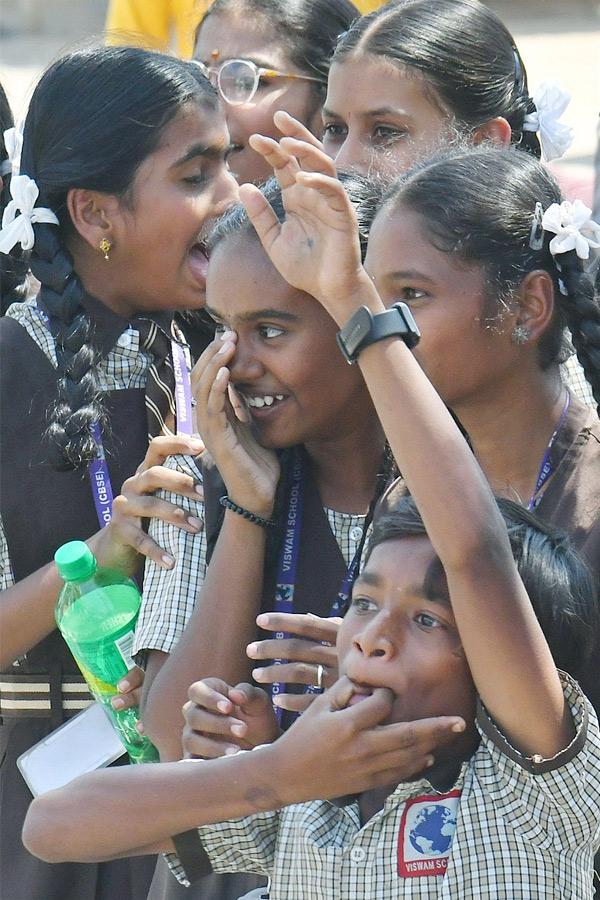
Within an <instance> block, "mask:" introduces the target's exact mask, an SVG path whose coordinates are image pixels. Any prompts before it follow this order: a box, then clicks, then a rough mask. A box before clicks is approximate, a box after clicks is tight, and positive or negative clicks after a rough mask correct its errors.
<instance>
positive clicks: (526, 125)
mask: <svg viewBox="0 0 600 900" xmlns="http://www.w3.org/2000/svg"><path fill="white" fill-rule="evenodd" d="M570 101H571V94H570V93H569V91H567V90H565V89H564V88H563V87H562V86H561V85H560V84H559V83H558V82H557V81H553V80H549V81H543V82H542V84H540V86H539V87H538V89H537V90H536V92H535V94H534V95H533V102H534V103H535V106H536V111H535V112H532V113H528V114H527V115H526V116H525V120H524V122H523V131H539V133H540V143H541V145H542V153H543V155H544V159H545V160H546V161H549V160H551V159H558V157H559V156H562V155H563V153H565V151H566V150H568V149H569V147H570V146H571V144H572V143H573V130H572V129H571V128H569V126H568V125H564V124H562V123H561V122H559V121H558V120H559V119H560V117H561V116H562V114H563V113H564V111H565V109H566V108H567V106H568V105H569V103H570Z"/></svg>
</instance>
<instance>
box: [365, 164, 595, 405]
mask: <svg viewBox="0 0 600 900" xmlns="http://www.w3.org/2000/svg"><path fill="white" fill-rule="evenodd" d="M561 201H562V195H561V191H560V188H559V186H558V183H557V181H556V179H555V178H554V176H553V175H552V174H551V173H550V172H549V171H548V169H547V168H546V167H545V166H543V165H542V164H541V163H540V162H538V160H536V159H534V158H533V157H532V156H529V155H528V154H524V153H516V152H515V151H514V149H504V150H503V149H495V148H490V147H486V148H475V149H468V150H461V151H457V152H450V153H448V154H446V155H445V156H442V157H440V158H439V159H437V160H432V161H430V162H428V163H426V164H424V165H422V166H419V167H417V168H415V169H413V170H412V171H411V172H409V173H408V174H407V175H406V176H403V177H402V178H399V179H397V180H396V181H395V182H394V183H393V185H392V186H391V187H390V189H389V191H388V193H387V195H386V196H385V198H384V200H383V203H382V210H383V213H384V214H385V210H386V209H388V210H389V209H394V208H395V207H397V206H402V207H403V208H408V209H410V210H411V211H412V212H414V213H416V214H417V215H418V216H419V217H420V218H421V219H422V221H423V223H424V233H425V234H426V235H427V238H428V240H430V241H431V242H432V243H433V245H434V246H435V247H436V248H437V249H439V250H441V251H443V252H444V253H451V254H452V255H453V256H454V257H455V258H457V259H459V260H462V261H464V262H465V263H466V264H468V265H469V264H471V265H473V264H474V265H479V266H481V268H482V271H483V273H484V276H485V280H486V293H487V301H488V303H492V304H493V306H494V309H493V310H492V311H491V314H490V318H489V320H488V321H490V322H493V321H494V319H498V318H499V317H500V316H501V312H502V307H503V306H506V305H510V302H511V298H512V296H513V295H514V293H515V291H516V290H517V289H518V287H519V285H520V284H521V282H522V281H523V279H524V277H525V276H526V275H527V274H528V273H529V272H532V271H534V270H539V269H541V270H545V271H546V272H547V273H548V274H549V275H550V277H551V278H552V281H553V283H554V297H555V312H554V316H553V320H552V323H551V325H550V327H549V328H548V329H547V331H546V333H545V334H544V335H543V336H542V338H541V339H540V342H539V354H540V364H541V365H542V367H544V368H546V367H548V366H549V365H551V364H553V363H555V362H561V361H562V360H563V359H564V354H565V348H564V338H563V335H564V330H565V328H568V330H569V331H570V333H571V340H572V343H573V346H574V348H575V351H576V353H577V357H578V359H579V362H580V363H581V365H582V367H583V370H584V372H585V376H586V379H587V381H588V382H589V383H590V385H591V388H592V392H593V394H594V397H595V400H596V403H598V404H600V306H599V304H598V302H597V298H596V296H595V293H594V284H593V282H592V279H591V277H590V275H589V274H588V273H587V272H586V269H585V266H584V262H583V260H581V259H579V257H578V256H577V254H576V252H575V250H571V251H569V252H567V253H561V254H560V255H559V256H557V257H556V258H555V257H554V256H553V255H552V254H551V253H550V249H549V244H550V241H551V239H552V238H553V237H554V235H553V234H552V233H551V232H544V233H543V243H542V246H541V247H540V248H539V249H536V250H533V249H532V248H531V247H530V239H531V233H532V226H533V222H534V213H535V209H536V203H538V202H539V203H541V205H542V209H543V210H544V211H545V210H546V209H547V208H548V207H549V206H550V205H551V204H552V203H561Z"/></svg>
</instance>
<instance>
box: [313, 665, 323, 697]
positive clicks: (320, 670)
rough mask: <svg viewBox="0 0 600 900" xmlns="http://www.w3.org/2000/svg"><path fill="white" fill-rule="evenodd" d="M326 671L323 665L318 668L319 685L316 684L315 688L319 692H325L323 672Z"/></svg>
mask: <svg viewBox="0 0 600 900" xmlns="http://www.w3.org/2000/svg"><path fill="white" fill-rule="evenodd" d="M324 671H325V669H324V667H323V666H322V665H318V666H317V683H316V685H315V687H316V688H317V690H319V691H322V690H323V672H324Z"/></svg>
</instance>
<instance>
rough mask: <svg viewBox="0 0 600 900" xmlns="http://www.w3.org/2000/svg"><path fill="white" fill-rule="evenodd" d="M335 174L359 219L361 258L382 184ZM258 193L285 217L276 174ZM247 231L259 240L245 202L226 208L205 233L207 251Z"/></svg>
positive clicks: (340, 173)
mask: <svg viewBox="0 0 600 900" xmlns="http://www.w3.org/2000/svg"><path fill="white" fill-rule="evenodd" d="M338 178H339V180H340V181H341V183H342V184H343V186H344V189H345V191H346V193H347V194H348V196H349V198H350V201H351V203H352V205H353V207H354V211H355V213H356V218H357V221H358V236H359V239H360V246H361V253H362V257H363V259H364V257H365V254H366V252H367V240H368V237H369V231H370V229H371V224H372V222H373V219H374V218H375V213H376V211H377V208H378V205H379V203H380V201H381V199H382V196H383V187H382V185H381V183H380V182H379V181H374V180H371V179H370V178H367V177H366V176H365V175H359V174H358V173H357V172H343V171H342V172H338ZM260 190H261V193H262V194H263V196H264V197H265V198H266V199H267V200H268V201H269V203H270V204H271V206H272V208H273V211H274V213H275V215H276V216H277V218H278V220H279V221H280V222H283V221H284V219H285V209H284V206H283V199H282V196H281V188H280V187H279V184H278V182H277V179H276V178H275V177H271V178H269V180H268V181H267V182H266V183H265V184H264V185H263V186H262V187H261V189H260ZM245 231H248V232H249V233H250V234H253V235H254V236H255V237H256V239H257V240H258V235H257V234H256V232H255V230H254V226H253V225H252V222H251V221H250V219H249V218H248V213H247V212H246V210H245V208H244V206H243V205H242V204H241V203H240V204H238V205H237V206H234V207H232V208H231V209H229V210H227V212H226V213H225V214H224V215H223V216H222V217H221V218H220V219H219V221H218V223H217V224H216V226H215V227H214V229H213V230H212V232H211V233H210V235H209V236H208V239H207V241H206V248H207V250H208V252H209V254H210V252H211V251H212V250H214V248H215V247H216V246H217V244H219V243H220V242H221V241H223V240H224V239H225V238H228V237H231V236H233V235H235V234H238V233H240V232H245Z"/></svg>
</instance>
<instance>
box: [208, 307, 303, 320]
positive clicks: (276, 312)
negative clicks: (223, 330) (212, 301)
mask: <svg viewBox="0 0 600 900" xmlns="http://www.w3.org/2000/svg"><path fill="white" fill-rule="evenodd" d="M204 308H205V310H206V312H207V313H208V314H209V316H211V317H212V318H213V319H219V320H220V321H223V316H222V315H221V314H220V313H219V312H218V310H216V309H213V308H212V307H210V306H205V307H204ZM236 319H238V320H239V321H240V322H258V321H260V320H261V319H277V320H278V321H280V322H297V321H298V316H295V315H294V314H293V313H288V312H283V310H280V309H272V308H271V309H270V308H267V309H257V310H255V311H254V312H247V313H242V314H241V315H240V316H236Z"/></svg>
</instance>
